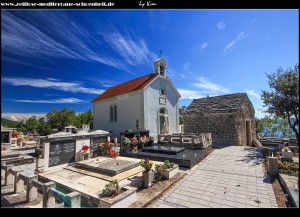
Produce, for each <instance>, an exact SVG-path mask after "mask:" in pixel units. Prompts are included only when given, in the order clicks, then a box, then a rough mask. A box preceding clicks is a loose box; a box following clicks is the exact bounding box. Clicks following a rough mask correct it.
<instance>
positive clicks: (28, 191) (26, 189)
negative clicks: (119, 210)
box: [1, 127, 185, 207]
mask: <svg viewBox="0 0 300 217" xmlns="http://www.w3.org/2000/svg"><path fill="white" fill-rule="evenodd" d="M5 130H6V129H4V130H3V132H6V131H5ZM9 132H10V131H9ZM9 136H10V137H9ZM11 136H12V134H8V137H6V138H5V139H6V141H7V142H6V143H3V145H6V146H7V147H9V146H11V143H9V141H11V138H12V137H11ZM147 136H149V134H147ZM110 138H111V134H110V133H109V132H107V131H102V130H97V131H92V132H87V131H80V132H77V133H75V132H74V131H72V129H70V127H68V128H67V129H66V130H65V132H59V133H55V134H51V135H48V136H46V137H42V138H39V144H38V145H37V148H36V153H37V154H38V156H37V157H36V159H35V163H36V168H35V171H34V174H32V175H28V174H26V173H24V171H23V170H22V169H16V168H14V166H16V165H19V164H18V163H15V161H14V162H12V161H11V158H14V159H18V158H20V156H22V154H19V153H18V152H17V151H7V150H6V149H5V150H3V151H1V182H2V184H3V186H4V187H3V189H4V192H6V193H9V192H12V193H13V194H7V195H5V196H3V199H2V206H5V207H128V206H130V205H131V204H133V203H134V202H136V200H137V196H136V191H137V189H138V188H141V187H142V186H144V187H145V186H148V187H150V186H152V182H153V177H152V179H151V178H150V179H149V178H148V179H147V185H146V184H145V178H144V176H145V174H148V172H149V171H146V172H145V171H144V169H143V167H141V166H140V165H141V164H140V162H141V160H140V159H138V158H128V157H124V156H118V155H119V152H118V150H120V148H119V149H118V147H117V145H115V144H112V143H110V140H111V139H110ZM147 138H148V137H147ZM116 141H117V139H115V142H116ZM147 146H148V147H144V148H145V151H147V148H148V149H150V148H153V149H154V150H155V149H157V147H158V146H157V145H154V143H151V145H150V146H149V144H147ZM161 147H162V149H163V150H165V151H166V153H167V154H175V155H176V154H177V153H180V152H182V151H184V150H185V149H184V148H181V149H180V148H178V147H165V148H163V146H161ZM142 149H143V148H142ZM166 149H169V150H171V153H169V152H168V151H167V150H166ZM177 149H180V150H179V151H177ZM174 150H175V152H174V153H173V151H174ZM145 153H146V152H145ZM149 153H151V152H149ZM149 156H151V155H149ZM29 157H30V156H29ZM31 158H32V159H33V160H34V158H33V157H31ZM22 159H23V161H24V160H25V159H26V157H22ZM164 159H167V158H160V160H161V161H163V160H164ZM32 162H33V161H31V162H29V163H32ZM149 162H150V160H149ZM152 164H153V168H152ZM155 165H163V162H160V161H152V158H151V168H152V169H154V167H155ZM173 167H174V168H173ZM151 168H150V173H153V171H154V170H151ZM178 172H179V171H178V165H177V164H175V165H174V164H173V165H172V168H169V169H168V170H167V168H166V170H165V172H164V177H165V179H170V178H172V177H173V176H174V175H176V174H177V173H178ZM150 173H149V174H150ZM153 174H154V173H153ZM113 182H117V185H118V188H120V189H121V191H122V193H120V194H119V195H117V196H116V197H113V198H110V197H105V196H103V192H104V191H105V189H106V188H108V187H107V186H109V185H111V184H112V183H113Z"/></svg>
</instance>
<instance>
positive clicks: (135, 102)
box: [93, 91, 144, 138]
mask: <svg viewBox="0 0 300 217" xmlns="http://www.w3.org/2000/svg"><path fill="white" fill-rule="evenodd" d="M142 97H143V96H142V91H136V92H131V93H127V94H122V95H119V96H116V97H112V98H108V99H104V100H101V101H98V102H95V103H94V104H93V110H94V112H93V114H94V130H105V131H113V137H117V138H119V136H120V132H124V131H125V130H128V129H136V120H137V119H138V120H139V128H144V120H143V118H142V115H143V105H142V103H141V102H143V100H142ZM115 105H116V106H117V121H116V122H111V121H110V106H115Z"/></svg>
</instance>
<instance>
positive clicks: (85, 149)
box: [80, 145, 90, 160]
mask: <svg viewBox="0 0 300 217" xmlns="http://www.w3.org/2000/svg"><path fill="white" fill-rule="evenodd" d="M89 150H90V146H88V145H84V146H82V148H81V150H80V160H86V159H88V158H89Z"/></svg>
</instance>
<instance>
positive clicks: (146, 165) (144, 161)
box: [139, 158, 153, 172]
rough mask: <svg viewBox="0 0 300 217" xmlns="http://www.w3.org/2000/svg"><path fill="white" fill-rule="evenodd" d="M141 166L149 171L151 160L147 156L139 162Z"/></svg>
mask: <svg viewBox="0 0 300 217" xmlns="http://www.w3.org/2000/svg"><path fill="white" fill-rule="evenodd" d="M139 165H140V166H141V167H144V169H145V171H146V172H149V171H150V170H151V169H152V166H153V161H150V160H149V159H148V158H146V159H142V160H141V161H140V163H139Z"/></svg>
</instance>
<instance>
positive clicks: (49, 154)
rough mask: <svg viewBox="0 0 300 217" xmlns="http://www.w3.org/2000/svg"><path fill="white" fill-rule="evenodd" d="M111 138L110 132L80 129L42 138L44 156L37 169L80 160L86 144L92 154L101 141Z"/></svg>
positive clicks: (41, 144) (41, 169)
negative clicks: (76, 131) (75, 131)
mask: <svg viewBox="0 0 300 217" xmlns="http://www.w3.org/2000/svg"><path fill="white" fill-rule="evenodd" d="M109 140H110V134H109V132H107V131H102V130H97V131H94V132H86V131H80V132H78V133H77V134H74V133H70V132H59V133H55V134H51V135H48V136H47V137H44V138H40V146H41V152H42V156H41V158H39V159H38V161H39V162H38V164H37V170H38V171H40V172H42V171H43V169H47V168H49V167H54V166H58V165H62V164H72V163H74V162H77V161H80V159H81V158H80V156H81V154H82V153H81V149H82V147H83V146H85V145H86V146H89V147H90V153H91V154H90V156H92V153H93V152H94V151H95V150H97V148H98V145H99V144H100V143H104V142H106V141H109Z"/></svg>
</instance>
